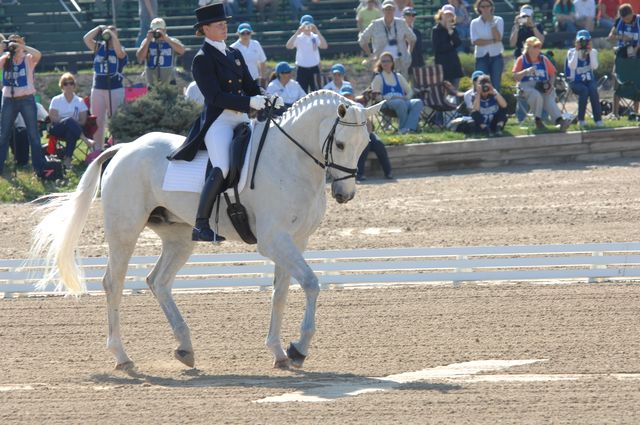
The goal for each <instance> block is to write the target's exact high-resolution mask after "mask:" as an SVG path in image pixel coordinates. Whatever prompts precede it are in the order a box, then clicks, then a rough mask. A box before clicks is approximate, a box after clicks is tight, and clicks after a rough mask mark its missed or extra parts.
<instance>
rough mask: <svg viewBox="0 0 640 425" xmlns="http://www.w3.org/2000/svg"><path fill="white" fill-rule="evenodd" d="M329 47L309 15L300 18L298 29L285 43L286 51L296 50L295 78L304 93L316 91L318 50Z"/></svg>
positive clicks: (318, 68)
mask: <svg viewBox="0 0 640 425" xmlns="http://www.w3.org/2000/svg"><path fill="white" fill-rule="evenodd" d="M327 47H329V45H328V44H327V40H325V39H324V37H323V36H322V34H320V31H319V30H318V27H316V25H315V24H314V22H313V17H312V16H311V15H304V16H303V17H302V18H300V27H299V28H298V29H297V30H296V32H295V33H293V35H292V36H291V38H290V39H289V40H288V41H287V49H296V67H297V68H298V69H297V74H296V76H297V78H298V83H299V84H300V87H302V90H304V91H305V92H306V93H311V92H312V91H316V90H318V87H316V79H317V78H318V76H319V75H320V49H326V48H327Z"/></svg>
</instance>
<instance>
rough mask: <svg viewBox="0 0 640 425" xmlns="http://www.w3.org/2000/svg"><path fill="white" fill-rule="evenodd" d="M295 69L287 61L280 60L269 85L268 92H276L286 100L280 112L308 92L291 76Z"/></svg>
mask: <svg viewBox="0 0 640 425" xmlns="http://www.w3.org/2000/svg"><path fill="white" fill-rule="evenodd" d="M291 71H293V69H292V68H291V66H290V65H289V64H288V63H287V62H280V63H278V65H276V71H275V77H274V78H273V79H272V80H271V82H270V83H269V85H268V86H267V94H275V95H278V97H281V98H282V100H283V101H284V106H285V108H283V109H281V110H280V111H279V112H280V113H283V112H284V111H285V109H288V108H289V107H290V106H291V105H293V104H294V103H295V101H296V100H298V99H301V98H303V97H304V96H305V95H306V94H307V93H305V91H304V90H303V89H302V87H300V84H298V82H297V81H296V80H293V79H292V78H291Z"/></svg>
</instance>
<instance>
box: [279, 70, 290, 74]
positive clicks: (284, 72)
mask: <svg viewBox="0 0 640 425" xmlns="http://www.w3.org/2000/svg"><path fill="white" fill-rule="evenodd" d="M280 74H291V71H282V72H281V73H280Z"/></svg>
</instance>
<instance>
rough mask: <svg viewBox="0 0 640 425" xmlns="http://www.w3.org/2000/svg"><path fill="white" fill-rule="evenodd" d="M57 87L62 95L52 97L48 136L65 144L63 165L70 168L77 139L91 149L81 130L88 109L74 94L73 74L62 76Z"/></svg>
mask: <svg viewBox="0 0 640 425" xmlns="http://www.w3.org/2000/svg"><path fill="white" fill-rule="evenodd" d="M58 86H59V87H60V89H61V90H62V93H61V94H59V95H57V96H54V98H53V99H51V103H50V105H49V119H50V120H51V127H49V134H50V135H52V136H55V137H57V138H58V139H61V140H64V141H65V142H67V146H66V148H65V150H64V159H63V165H64V166H65V167H67V168H71V158H73V151H74V150H75V149H76V143H77V142H78V139H80V140H82V141H83V142H84V143H86V144H87V146H88V147H89V149H92V148H93V140H91V139H89V138H88V137H87V136H85V135H84V129H83V126H84V125H85V123H86V122H87V116H88V108H87V105H86V104H85V103H84V100H82V98H81V97H80V96H78V95H76V93H75V89H76V79H75V77H74V76H73V74H71V73H69V72H65V73H64V74H62V76H61V77H60V80H59V81H58Z"/></svg>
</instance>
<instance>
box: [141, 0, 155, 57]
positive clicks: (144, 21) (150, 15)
mask: <svg viewBox="0 0 640 425" xmlns="http://www.w3.org/2000/svg"><path fill="white" fill-rule="evenodd" d="M138 14H139V15H140V32H139V33H138V38H137V39H136V47H140V45H141V44H142V40H144V38H145V37H146V36H147V31H148V30H149V26H150V25H151V21H152V20H153V19H154V18H155V17H156V16H158V0H138Z"/></svg>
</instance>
